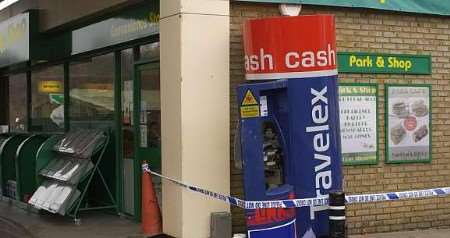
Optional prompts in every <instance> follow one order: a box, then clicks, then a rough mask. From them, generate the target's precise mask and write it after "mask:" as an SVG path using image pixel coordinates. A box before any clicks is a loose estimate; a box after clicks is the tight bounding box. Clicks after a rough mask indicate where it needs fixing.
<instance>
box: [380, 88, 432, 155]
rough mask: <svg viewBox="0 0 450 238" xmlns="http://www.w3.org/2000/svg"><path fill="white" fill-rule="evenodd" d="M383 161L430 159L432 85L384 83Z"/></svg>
mask: <svg viewBox="0 0 450 238" xmlns="http://www.w3.org/2000/svg"><path fill="white" fill-rule="evenodd" d="M386 136H387V139H386V163H408V162H429V161H431V86H429V85H386Z"/></svg>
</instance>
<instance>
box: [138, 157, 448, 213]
mask: <svg viewBox="0 0 450 238" xmlns="http://www.w3.org/2000/svg"><path fill="white" fill-rule="evenodd" d="M142 170H143V171H144V172H148V173H150V174H153V175H155V176H158V177H160V178H162V179H165V180H168V181H170V182H172V183H174V184H176V185H178V186H181V187H183V188H186V189H188V190H190V191H193V192H196V193H201V194H203V195H205V196H208V197H211V198H214V199H217V200H221V201H223V202H226V203H229V204H231V205H234V206H238V207H240V208H244V209H259V208H294V207H311V206H326V205H328V196H327V195H326V196H324V197H322V198H299V199H287V200H273V201H245V200H242V199H239V198H236V197H232V196H227V195H223V194H220V193H216V192H212V191H209V190H206V189H202V188H200V187H197V186H193V185H189V184H187V183H183V182H181V181H179V180H176V179H173V178H169V177H167V176H164V175H162V174H160V173H157V172H154V171H152V170H150V169H149V168H148V165H147V164H143V165H142ZM449 194H450V187H442V188H433V189H423V190H412V191H402V192H389V193H374V194H360V195H347V196H345V202H346V204H354V203H369V202H383V201H397V200H404V199H417V198H430V197H443V196H447V195H449Z"/></svg>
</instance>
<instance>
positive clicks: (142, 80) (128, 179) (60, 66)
mask: <svg viewBox="0 0 450 238" xmlns="http://www.w3.org/2000/svg"><path fill="white" fill-rule="evenodd" d="M39 14H42V12H39V11H34V10H30V11H27V12H26V13H22V14H19V15H17V16H15V17H13V18H10V19H8V20H6V21H4V22H1V23H0V34H1V38H0V47H1V49H2V50H1V53H0V66H1V67H2V70H1V84H2V85H4V86H5V87H6V88H7V89H8V90H5V92H3V91H2V93H1V94H0V95H1V96H2V102H1V103H2V107H3V108H7V110H4V113H5V115H4V116H3V117H2V121H1V123H2V124H3V125H2V129H4V131H8V133H10V134H24V135H31V134H38V135H46V136H47V137H50V136H51V135H58V134H63V133H67V132H72V131H77V130H81V129H97V130H105V131H108V133H109V134H110V136H111V139H112V140H111V142H110V143H109V145H108V147H107V151H106V155H107V156H106V157H105V158H104V159H103V160H102V163H101V164H100V169H101V171H102V174H103V177H104V179H105V181H106V184H107V187H108V188H109V190H110V191H111V193H112V194H113V197H114V203H116V205H117V208H118V211H119V213H121V214H124V215H126V216H129V217H132V218H134V219H136V220H140V214H141V207H140V204H141V201H140V199H141V163H142V161H144V160H146V161H148V162H149V163H150V167H151V168H152V169H154V170H156V171H160V170H161V99H160V66H159V50H160V47H159V45H160V44H159V3H158V2H157V1H143V2H142V3H139V4H135V5H132V6H127V7H124V8H122V9H120V10H112V11H109V12H108V13H107V14H103V15H100V16H98V17H96V18H95V19H94V20H89V21H88V23H86V24H83V25H78V26H76V27H69V28H67V29H64V30H59V31H58V32H51V33H47V32H40V31H39V29H40V28H42V27H40V24H39V23H40V22H39V19H41V18H40V15H39ZM25 166H26V165H25ZM94 178H95V177H94ZM11 180H14V179H13V178H12V179H11ZM155 189H156V190H157V194H158V195H161V182H160V181H155ZM2 191H6V190H5V188H3V189H2ZM3 195H6V194H3ZM160 201H161V197H160Z"/></svg>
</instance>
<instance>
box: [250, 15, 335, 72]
mask: <svg viewBox="0 0 450 238" xmlns="http://www.w3.org/2000/svg"><path fill="white" fill-rule="evenodd" d="M280 25H282V26H283V27H279V26H280ZM243 33H244V52H245V55H244V63H245V71H246V79H247V80H268V79H282V78H284V79H286V78H305V77H320V76H332V75H337V70H336V66H337V55H336V39H335V28H334V16H332V15H315V16H300V17H279V18H268V19H257V20H249V21H246V22H245V23H244V26H243ZM316 36H321V39H320V40H319V39H317V37H316ZM254 39H258V40H254Z"/></svg>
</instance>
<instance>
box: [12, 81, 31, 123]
mask: <svg viewBox="0 0 450 238" xmlns="http://www.w3.org/2000/svg"><path fill="white" fill-rule="evenodd" d="M26 126H27V75H26V74H25V73H22V74H14V75H10V76H9V130H10V131H15V132H20V131H26V130H27V128H26Z"/></svg>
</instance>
